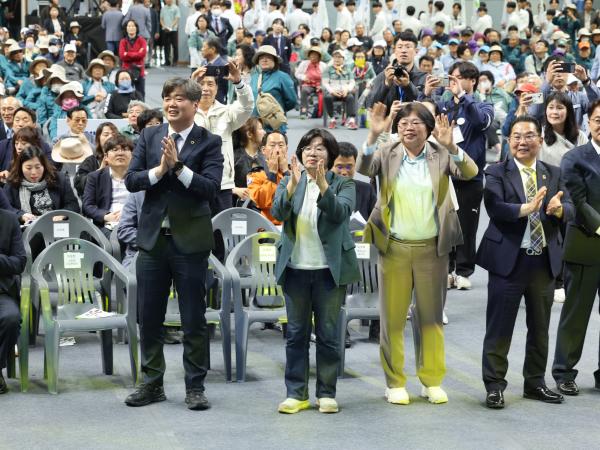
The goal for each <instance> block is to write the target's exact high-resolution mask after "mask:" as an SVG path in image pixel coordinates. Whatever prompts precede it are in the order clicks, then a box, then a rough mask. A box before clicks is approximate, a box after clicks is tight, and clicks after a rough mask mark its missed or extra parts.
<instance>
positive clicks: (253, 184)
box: [247, 130, 289, 225]
mask: <svg viewBox="0 0 600 450" xmlns="http://www.w3.org/2000/svg"><path fill="white" fill-rule="evenodd" d="M262 144H263V146H262V152H263V155H264V156H263V158H262V160H259V159H258V158H257V159H256V161H255V162H254V163H253V166H252V169H251V170H250V171H249V172H248V175H247V184H248V189H247V192H248V197H249V198H250V199H251V200H252V201H253V202H254V204H255V205H256V207H257V208H258V209H259V210H260V213H261V214H262V215H263V216H265V217H266V218H267V219H269V220H270V221H271V222H272V223H273V224H275V225H281V221H279V220H277V219H276V218H275V217H273V215H272V214H271V207H272V206H273V199H274V197H275V191H276V190H277V186H279V182H280V181H281V179H282V178H283V177H284V176H285V175H287V174H288V173H289V171H288V163H287V148H288V147H287V145H288V140H287V136H286V135H285V134H282V133H281V132H280V131H277V130H276V131H271V132H269V133H267V134H266V135H265V137H264V138H263V141H262Z"/></svg>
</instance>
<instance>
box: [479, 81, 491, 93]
mask: <svg viewBox="0 0 600 450" xmlns="http://www.w3.org/2000/svg"><path fill="white" fill-rule="evenodd" d="M491 87H492V83H491V82H489V81H480V82H479V90H480V91H481V92H487V91H488V90H489V89H490V88H491Z"/></svg>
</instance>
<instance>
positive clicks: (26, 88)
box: [16, 77, 42, 111]
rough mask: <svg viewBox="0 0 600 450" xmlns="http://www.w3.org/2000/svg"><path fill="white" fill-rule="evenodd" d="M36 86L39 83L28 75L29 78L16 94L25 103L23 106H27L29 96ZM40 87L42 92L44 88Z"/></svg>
mask: <svg viewBox="0 0 600 450" xmlns="http://www.w3.org/2000/svg"><path fill="white" fill-rule="evenodd" d="M35 87H37V85H36V83H35V81H34V80H33V79H32V78H31V77H27V79H26V80H25V81H23V84H22V85H21V88H20V89H19V91H18V92H17V94H16V97H17V98H18V99H19V100H21V103H23V106H27V105H26V104H25V101H26V100H27V96H28V95H29V93H30V92H31V90H32V89H33V88H35ZM39 89H40V92H41V90H42V88H41V87H40V88H39ZM27 107H28V108H29V106H27ZM32 109H33V110H34V111H35V108H32Z"/></svg>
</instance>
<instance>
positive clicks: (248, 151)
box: [233, 117, 266, 202]
mask: <svg viewBox="0 0 600 450" xmlns="http://www.w3.org/2000/svg"><path fill="white" fill-rule="evenodd" d="M235 135H236V137H237V139H236V140H237V142H238V145H237V146H236V147H235V150H234V161H235V162H234V170H235V179H234V181H235V187H234V188H233V195H234V202H235V201H236V200H237V199H239V200H241V201H244V200H246V199H247V198H248V190H247V189H246V187H247V176H248V172H250V170H251V169H252V167H254V165H255V164H256V163H258V165H260V166H262V167H265V165H266V161H265V157H264V155H263V153H262V151H261V149H260V147H261V143H262V140H263V136H264V135H265V130H264V129H263V126H262V120H260V118H258V117H250V118H249V119H248V120H247V121H246V123H245V124H244V125H242V127H241V128H239V129H238V130H236V132H235Z"/></svg>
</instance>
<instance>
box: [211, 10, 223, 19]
mask: <svg viewBox="0 0 600 450" xmlns="http://www.w3.org/2000/svg"><path fill="white" fill-rule="evenodd" d="M210 13H211V14H212V15H213V16H215V17H219V16H220V15H221V10H220V9H213V10H212V11H211V12H210Z"/></svg>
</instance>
